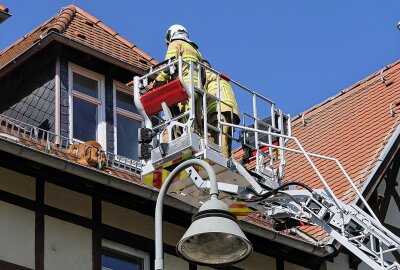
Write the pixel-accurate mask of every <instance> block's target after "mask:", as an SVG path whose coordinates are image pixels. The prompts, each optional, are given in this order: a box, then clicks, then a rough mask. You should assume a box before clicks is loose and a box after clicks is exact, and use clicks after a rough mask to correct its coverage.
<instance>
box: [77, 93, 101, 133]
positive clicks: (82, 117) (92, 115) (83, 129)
mask: <svg viewBox="0 0 400 270" xmlns="http://www.w3.org/2000/svg"><path fill="white" fill-rule="evenodd" d="M73 103H74V104H73V108H74V110H73V134H74V139H77V140H81V141H90V140H96V131H97V105H95V104H92V103H89V102H86V101H84V100H82V99H79V98H74V99H73Z"/></svg>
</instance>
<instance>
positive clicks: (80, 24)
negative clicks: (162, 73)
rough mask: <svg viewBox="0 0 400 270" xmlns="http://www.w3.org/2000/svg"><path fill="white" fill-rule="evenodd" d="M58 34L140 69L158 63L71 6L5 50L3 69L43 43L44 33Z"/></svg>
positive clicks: (98, 21) (87, 14)
mask: <svg viewBox="0 0 400 270" xmlns="http://www.w3.org/2000/svg"><path fill="white" fill-rule="evenodd" d="M52 31H55V32H57V33H59V34H61V35H63V36H65V37H68V38H70V39H73V40H75V41H76V42H79V43H82V44H84V45H86V46H88V47H91V48H93V49H95V50H98V51H100V52H102V53H104V54H107V55H109V56H111V57H114V58H116V59H118V60H120V61H123V62H126V63H128V64H130V65H133V66H136V67H138V68H141V69H147V68H149V67H150V66H151V65H154V64H156V63H157V61H155V60H154V58H152V57H151V56H149V55H148V54H147V53H145V52H143V51H142V50H140V49H139V48H138V47H136V45H134V44H133V43H132V42H130V41H128V40H126V39H124V38H123V37H121V36H120V35H119V34H118V33H117V32H115V31H114V30H112V29H111V28H109V27H108V26H107V25H105V24H104V23H103V22H101V21H100V20H99V19H97V18H96V17H94V16H93V15H91V14H89V13H87V12H86V11H84V10H82V9H80V8H79V7H76V6H74V5H70V6H67V7H64V8H63V9H62V10H61V11H60V13H59V14H56V15H55V16H53V17H52V18H51V19H50V20H48V21H47V22H45V23H44V24H42V25H40V26H39V27H37V28H36V29H35V30H33V31H32V32H30V33H29V34H27V35H26V36H24V37H23V38H21V39H20V40H18V41H17V42H15V43H13V44H12V45H11V46H9V47H8V48H6V49H4V50H3V51H2V52H1V53H0V55H1V56H2V57H1V59H0V69H1V68H3V67H4V66H5V65H7V64H8V63H10V62H11V61H12V60H13V59H15V58H16V57H18V56H19V55H21V54H22V53H23V52H24V51H26V50H28V49H29V48H30V47H31V46H32V45H33V44H34V43H36V42H38V41H40V39H41V38H43V37H44V34H47V33H50V32H52Z"/></svg>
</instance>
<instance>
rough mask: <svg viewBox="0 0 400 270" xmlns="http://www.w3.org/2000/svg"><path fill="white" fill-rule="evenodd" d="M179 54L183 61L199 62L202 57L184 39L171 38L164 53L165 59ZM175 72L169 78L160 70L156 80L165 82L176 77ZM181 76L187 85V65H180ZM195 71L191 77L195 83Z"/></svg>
mask: <svg viewBox="0 0 400 270" xmlns="http://www.w3.org/2000/svg"><path fill="white" fill-rule="evenodd" d="M179 56H182V60H183V61H185V62H201V60H202V57H201V54H200V52H199V51H198V50H196V48H195V47H194V46H193V45H192V44H190V43H188V42H186V41H184V40H180V39H177V40H173V41H171V43H170V44H169V45H168V50H167V54H166V55H165V60H167V59H170V58H172V57H176V58H177V59H178V57H179ZM177 76H178V75H177V74H174V78H171V77H170V75H169V74H167V73H166V72H164V71H162V72H161V73H160V74H159V75H158V76H157V78H156V81H158V82H163V83H166V82H168V81H170V80H173V79H175V78H176V77H177ZM182 77H183V80H184V81H185V83H186V84H187V85H189V66H188V65H185V64H184V65H183V67H182ZM197 77H198V76H197V72H194V75H193V79H194V83H195V84H197Z"/></svg>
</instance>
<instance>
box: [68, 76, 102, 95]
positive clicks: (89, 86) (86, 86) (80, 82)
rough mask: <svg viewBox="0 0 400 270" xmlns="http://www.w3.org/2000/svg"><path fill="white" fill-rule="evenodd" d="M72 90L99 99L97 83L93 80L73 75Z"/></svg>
mask: <svg viewBox="0 0 400 270" xmlns="http://www.w3.org/2000/svg"><path fill="white" fill-rule="evenodd" d="M73 76H74V77H73V89H74V90H76V91H79V92H81V93H84V94H86V95H89V96H91V97H94V98H98V97H99V91H98V85H97V84H98V83H97V81H95V80H92V79H90V78H87V77H85V76H82V75H80V74H78V73H73Z"/></svg>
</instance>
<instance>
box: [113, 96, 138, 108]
mask: <svg viewBox="0 0 400 270" xmlns="http://www.w3.org/2000/svg"><path fill="white" fill-rule="evenodd" d="M116 92H117V107H118V108H121V109H124V110H127V111H129V112H132V113H138V112H137V110H136V107H135V104H134V103H133V97H132V96H131V95H128V94H125V93H122V92H121V91H116Z"/></svg>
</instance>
